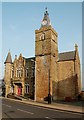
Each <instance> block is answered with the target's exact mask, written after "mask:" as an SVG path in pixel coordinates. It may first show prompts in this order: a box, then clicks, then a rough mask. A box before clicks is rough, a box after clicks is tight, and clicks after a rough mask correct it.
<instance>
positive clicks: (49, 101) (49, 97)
mask: <svg viewBox="0 0 84 120" xmlns="http://www.w3.org/2000/svg"><path fill="white" fill-rule="evenodd" d="M48 104H51V94H50V69H48Z"/></svg>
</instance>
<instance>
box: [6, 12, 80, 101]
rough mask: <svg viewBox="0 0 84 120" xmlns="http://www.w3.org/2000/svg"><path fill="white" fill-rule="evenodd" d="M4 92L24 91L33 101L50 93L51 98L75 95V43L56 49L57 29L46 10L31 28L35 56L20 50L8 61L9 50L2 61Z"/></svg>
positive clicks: (77, 87) (77, 76) (77, 83)
mask: <svg viewBox="0 0 84 120" xmlns="http://www.w3.org/2000/svg"><path fill="white" fill-rule="evenodd" d="M5 83H6V96H7V94H8V93H10V91H11V92H14V93H15V94H18V95H21V94H22V95H23V96H24V95H25V94H28V95H29V96H33V97H34V99H35V100H36V101H43V100H46V99H47V98H48V96H49V95H50V96H51V98H52V100H59V99H65V98H71V99H76V98H77V96H78V94H79V93H80V92H81V72H80V58H79V54H78V46H77V45H75V50H74V51H69V52H63V53H59V51H58V33H57V32H56V31H55V30H54V28H53V27H52V25H51V22H50V19H49V13H48V11H47V10H46V11H45V13H44V18H43V20H42V22H41V27H40V29H39V30H35V57H33V58H25V57H22V54H20V56H19V58H18V59H17V57H15V60H14V62H12V59H11V55H10V52H9V53H8V56H7V58H6V61H5Z"/></svg>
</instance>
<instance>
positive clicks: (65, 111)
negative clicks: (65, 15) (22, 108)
mask: <svg viewBox="0 0 84 120" xmlns="http://www.w3.org/2000/svg"><path fill="white" fill-rule="evenodd" d="M33 106H34V107H37V108H41V109H45V110H46V109H47V110H50V111H56V112H61V113H68V114H77V115H83V114H82V113H78V112H77V113H76V112H72V111H67V110H61V109H53V108H47V107H44V106H42V107H40V106H35V105H33Z"/></svg>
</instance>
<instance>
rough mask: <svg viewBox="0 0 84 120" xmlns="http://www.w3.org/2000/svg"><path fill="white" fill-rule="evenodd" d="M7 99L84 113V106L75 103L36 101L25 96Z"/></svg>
mask: <svg viewBox="0 0 84 120" xmlns="http://www.w3.org/2000/svg"><path fill="white" fill-rule="evenodd" d="M5 99H10V100H13V101H19V102H22V103H25V104H31V105H35V106H39V107H45V108H50V109H56V110H61V111H67V112H74V113H80V114H84V106H74V105H67V104H61V103H55V102H52V103H51V104H48V103H47V102H36V101H34V100H27V99H24V98H22V100H16V99H11V98H5ZM83 102H84V101H83Z"/></svg>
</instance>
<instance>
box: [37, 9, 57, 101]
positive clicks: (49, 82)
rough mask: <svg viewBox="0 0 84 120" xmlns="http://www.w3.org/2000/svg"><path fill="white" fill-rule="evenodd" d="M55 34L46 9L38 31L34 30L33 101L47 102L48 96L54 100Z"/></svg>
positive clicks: (55, 80)
mask: <svg viewBox="0 0 84 120" xmlns="http://www.w3.org/2000/svg"><path fill="white" fill-rule="evenodd" d="M57 37H58V34H57V32H56V31H55V30H54V29H53V28H52V26H51V22H50V19H49V13H48V11H47V9H46V11H45V13H44V18H43V20H42V22H41V27H40V29H39V30H35V57H36V62H35V66H36V70H35V75H36V76H35V100H36V101H44V100H47V98H48V95H51V96H52V97H51V98H53V99H56V85H55V84H56V82H57V81H58V76H57V74H58V64H57V61H58V43H57Z"/></svg>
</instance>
